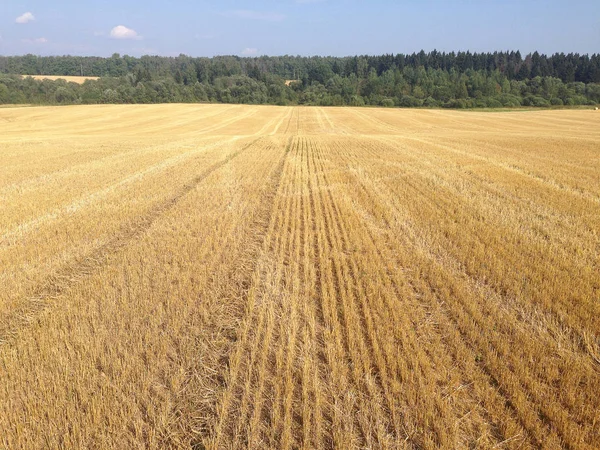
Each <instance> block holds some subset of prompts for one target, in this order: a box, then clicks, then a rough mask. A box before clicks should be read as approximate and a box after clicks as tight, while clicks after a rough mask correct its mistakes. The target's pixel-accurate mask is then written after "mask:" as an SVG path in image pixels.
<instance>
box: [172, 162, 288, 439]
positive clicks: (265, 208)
mask: <svg viewBox="0 0 600 450" xmlns="http://www.w3.org/2000/svg"><path fill="white" fill-rule="evenodd" d="M278 153H279V151H278ZM281 153H282V154H281V157H280V158H279V161H278V163H277V164H276V165H275V167H274V168H273V169H272V170H271V171H270V173H269V175H268V177H267V179H266V180H265V183H264V188H263V189H262V194H261V201H260V202H259V203H258V204H257V206H256V208H255V209H252V208H248V212H247V213H243V214H240V223H239V224H238V225H237V226H235V225H234V226H233V227H232V229H237V228H239V227H242V228H241V230H240V233H243V234H244V235H245V236H247V238H245V239H244V242H245V244H244V247H243V251H242V252H241V254H236V255H231V254H228V253H226V252H225V251H223V252H222V253H220V255H219V256H218V261H217V262H215V265H216V266H221V264H223V265H225V263H227V265H229V266H230V268H229V269H227V270H228V272H227V273H226V274H225V276H224V277H217V278H216V279H215V285H214V289H213V290H214V291H216V292H220V294H219V296H220V297H221V298H223V299H224V300H227V302H228V308H231V309H232V312H231V318H230V319H229V320H228V323H227V325H226V329H227V330H228V332H226V334H225V335H223V331H222V330H213V331H214V332H215V333H217V334H219V335H220V336H221V337H226V338H227V344H221V345H222V348H221V350H220V351H217V352H215V351H214V349H213V348H212V347H213V344H210V347H211V351H210V354H215V353H216V354H217V355H221V356H220V357H219V358H218V359H215V360H214V361H212V362H211V363H210V364H208V368H207V365H206V361H205V359H204V358H202V364H201V365H199V366H198V367H194V368H193V370H190V371H189V381H188V382H186V383H185V384H186V385H191V386H192V387H191V388H188V389H190V391H189V393H186V392H183V393H181V395H180V400H179V404H180V405H183V407H182V408H180V410H181V409H183V410H191V411H193V414H192V416H193V417H194V419H193V420H192V421H191V424H190V426H188V427H187V431H186V435H187V436H188V438H189V442H191V447H192V448H197V447H200V448H204V447H205V446H210V442H211V440H212V439H214V435H215V427H216V426H217V423H218V421H219V420H220V417H219V409H220V405H219V401H220V400H222V399H219V395H218V391H219V390H220V389H226V387H225V386H224V385H223V383H224V382H225V381H224V380H226V378H227V373H226V372H227V368H228V367H229V366H231V363H232V361H233V359H234V358H235V355H234V351H235V346H236V341H239V340H238V338H237V337H235V331H239V330H238V327H237V325H236V324H237V323H238V322H239V323H241V322H242V319H243V318H244V316H245V315H247V314H248V310H247V309H248V308H247V298H248V296H249V295H250V294H251V290H252V279H253V276H254V274H255V272H256V270H257V266H258V261H259V259H260V254H261V251H262V250H263V248H264V245H265V241H266V239H267V237H268V232H269V229H270V226H271V223H272V216H273V214H274V213H275V211H276V207H275V204H276V203H275V202H276V194H277V193H278V192H279V186H280V183H281V180H282V175H283V168H284V165H285V161H286V157H287V153H288V152H287V151H283V152H281ZM244 217H245V218H247V219H248V220H249V223H245V222H244ZM231 258H235V261H236V264H235V265H233V266H231V264H230V262H231ZM232 322H233V323H232ZM222 326H223V325H221V327H222ZM213 327H214V325H213ZM238 343H239V342H238ZM198 351H202V348H200V349H199V350H198ZM207 356H208V355H207ZM207 379H208V380H211V381H212V385H211V384H210V383H208V384H209V386H208V388H207V387H206V380H207ZM198 383H199V386H198ZM194 386H195V388H194ZM198 390H200V391H201V392H203V395H202V397H201V400H200V401H199V402H198V403H197V404H194V402H193V401H192V402H191V404H190V401H189V397H190V395H191V396H194V395H196V396H197V394H195V392H197V391H198ZM207 397H208V398H207ZM260 400H261V402H263V401H267V400H268V399H260ZM185 405H188V406H189V407H188V408H186V407H185ZM190 408H191V409H190ZM256 408H258V407H256ZM256 408H255V409H256ZM187 419H188V420H189V418H187ZM165 435H166V436H167V437H166V438H165V439H164V447H169V448H170V447H171V445H170V444H172V442H171V441H170V440H169V436H170V434H169V432H168V430H165Z"/></svg>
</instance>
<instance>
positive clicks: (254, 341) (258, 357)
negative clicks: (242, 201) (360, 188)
mask: <svg viewBox="0 0 600 450" xmlns="http://www.w3.org/2000/svg"><path fill="white" fill-rule="evenodd" d="M292 141H293V137H292V136H290V138H289V139H288V144H287V147H286V150H285V153H284V155H283V157H282V159H281V161H280V163H279V165H278V168H277V170H276V174H277V175H276V177H275V181H274V182H273V188H272V190H271V192H272V195H271V201H270V202H269V208H268V209H265V211H267V210H268V214H265V222H264V223H265V228H264V230H263V233H262V238H261V240H260V243H259V245H260V249H259V250H257V252H258V254H257V255H255V258H254V261H253V264H252V269H251V270H250V271H249V272H248V277H247V279H246V283H245V284H246V286H247V287H246V289H245V292H244V294H243V299H242V303H243V304H244V305H245V310H246V311H245V314H246V320H245V321H244V323H243V325H242V330H241V331H240V333H239V337H238V339H237V344H236V348H235V349H234V350H233V351H232V353H231V355H230V357H229V362H228V366H229V367H230V372H229V374H227V376H226V380H227V382H226V384H227V386H226V387H225V390H224V391H223V394H222V397H221V399H220V401H219V405H218V407H217V411H218V414H217V417H216V420H217V421H216V423H215V425H214V429H213V433H212V436H211V437H210V439H209V440H208V442H207V446H208V447H209V448H222V447H223V446H231V445H234V444H236V443H237V445H244V446H247V445H248V442H247V439H248V438H250V437H251V436H249V434H250V431H252V432H253V433H255V434H256V433H258V430H257V428H258V425H259V422H260V420H261V419H262V418H263V417H262V411H264V406H265V405H264V404H263V401H264V400H263V399H258V405H254V406H255V407H254V408H253V405H252V404H251V400H250V397H251V396H252V389H253V388H255V387H256V386H257V385H258V386H260V391H262V390H263V389H264V388H265V384H264V383H265V382H266V381H267V380H261V379H260V375H261V373H260V370H261V369H256V367H255V365H256V364H257V361H258V362H259V364H260V367H262V368H263V369H262V370H263V373H264V367H265V364H266V361H267V357H268V353H269V352H270V351H271V348H270V345H269V343H270V341H271V339H272V338H273V334H274V317H273V312H274V306H275V305H274V303H275V302H277V301H278V300H279V299H278V298H269V297H267V298H266V301H264V300H265V299H264V298H262V297H261V295H264V294H265V292H264V286H263V287H261V285H260V280H261V279H262V278H264V277H265V271H266V270H268V268H269V266H272V264H273V263H272V257H271V256H270V255H272V254H273V252H274V249H275V248H276V246H278V245H280V244H278V241H279V240H280V238H281V235H282V233H279V232H278V231H279V230H276V228H277V224H278V223H280V221H281V220H282V217H281V214H282V213H284V212H282V210H283V207H284V204H283V200H284V199H285V197H283V196H282V192H284V191H285V189H286V187H285V185H284V184H283V183H289V177H286V174H287V171H288V170H289V165H288V164H287V160H288V156H289V153H290V150H291V147H292ZM269 276H270V279H269V283H270V284H272V285H273V286H275V287H277V283H278V281H279V280H277V276H279V275H277V274H274V275H273V274H269ZM273 276H275V277H276V279H272V277H273ZM259 347H261V348H259ZM261 350H262V351H261ZM257 372H258V373H257ZM261 383H262V385H261ZM256 406H258V407H256ZM232 416H235V417H232ZM248 417H251V420H252V422H251V423H248V422H247V423H246V427H244V424H243V423H240V422H243V421H244V420H246V421H247V420H248ZM250 426H251V427H252V430H250V429H249V428H248V427H250ZM227 442H229V444H225V443H227Z"/></svg>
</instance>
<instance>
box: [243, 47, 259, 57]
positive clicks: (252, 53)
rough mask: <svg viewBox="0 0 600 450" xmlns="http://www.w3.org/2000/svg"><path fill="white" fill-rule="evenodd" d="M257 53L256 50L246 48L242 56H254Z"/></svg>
mask: <svg viewBox="0 0 600 450" xmlns="http://www.w3.org/2000/svg"><path fill="white" fill-rule="evenodd" d="M257 53H258V49H256V48H250V47H246V48H245V49H244V50H242V55H246V56H252V55H256V54H257Z"/></svg>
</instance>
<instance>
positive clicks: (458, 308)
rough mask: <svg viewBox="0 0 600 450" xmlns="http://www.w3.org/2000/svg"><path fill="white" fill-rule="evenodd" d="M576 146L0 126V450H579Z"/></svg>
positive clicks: (520, 117)
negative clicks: (117, 449)
mask: <svg viewBox="0 0 600 450" xmlns="http://www.w3.org/2000/svg"><path fill="white" fill-rule="evenodd" d="M599 120H600V116H599V115H598V113H597V112H595V111H583V110H581V111H575V110H573V111H566V110H565V111H535V112H516V113H511V112H501V113H495V112H473V111H470V112H458V111H445V110H394V109H354V108H316V107H315V108H310V107H297V108H292V107H289V108H287V107H267V106H232V105H148V106H114V105H100V106H89V107H84V106H74V107H61V108H54V107H33V108H21V109H15V108H12V109H11V108H8V109H0V156H1V158H2V164H1V165H0V205H1V206H0V211H1V214H0V267H1V268H2V270H1V271H0V283H1V285H2V289H1V290H0V430H2V431H1V432H0V448H7V449H18V448H103V449H104V448H156V449H159V448H160V449H162V448H182V449H184V448H186V449H189V448H210V449H223V448H235V449H238V448H253V449H263V448H307V449H308V448H339V449H353V448H390V449H395V448H409V449H422V448H432V449H433V448H448V449H454V448H520V449H529V448H570V449H593V448H600V396H599V395H598V393H599V392H600V254H599V252H600V233H599V231H598V230H600V177H599V174H600V126H598V125H599Z"/></svg>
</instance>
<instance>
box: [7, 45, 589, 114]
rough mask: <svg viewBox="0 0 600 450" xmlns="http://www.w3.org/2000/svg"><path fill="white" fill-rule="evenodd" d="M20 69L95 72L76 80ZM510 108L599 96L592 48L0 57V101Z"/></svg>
mask: <svg viewBox="0 0 600 450" xmlns="http://www.w3.org/2000/svg"><path fill="white" fill-rule="evenodd" d="M21 75H55V76H56V75H58V76H60V75H62V76H73V75H85V76H95V77H101V78H100V79H99V80H88V81H86V82H85V83H84V84H82V85H77V84H75V83H68V82H66V81H63V80H57V81H50V80H41V81H38V80H34V79H33V78H30V77H22V76H21ZM164 102H220V103H249V104H280V105H289V104H305V105H321V106H332V105H333V106H342V105H352V106H363V105H377V106H389V107H393V106H402V107H419V106H424V107H449V108H472V107H502V106H507V107H516V106H540V107H543V106H551V105H556V106H560V105H594V104H597V103H600V55H598V54H594V55H592V56H589V55H579V54H573V53H570V54H567V55H565V54H564V53H557V54H554V55H552V56H546V55H541V54H539V53H538V52H534V53H531V54H528V55H526V56H525V57H522V55H521V53H520V52H518V51H516V52H514V51H511V52H494V53H470V52H458V53H454V52H450V53H445V52H437V51H433V52H429V53H425V52H424V51H421V52H419V53H413V54H411V55H403V54H397V55H392V54H389V55H380V56H354V57H301V56H274V57H269V56H262V57H256V58H242V57H237V56H217V57H213V58H194V57H190V56H186V55H180V56H178V57H161V56H142V57H140V58H135V57H132V56H128V55H124V56H121V55H119V54H117V53H115V54H114V55H112V56H111V57H108V58H102V57H77V56H48V57H40V56H35V55H24V56H4V57H0V103H31V104H96V103H164Z"/></svg>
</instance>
